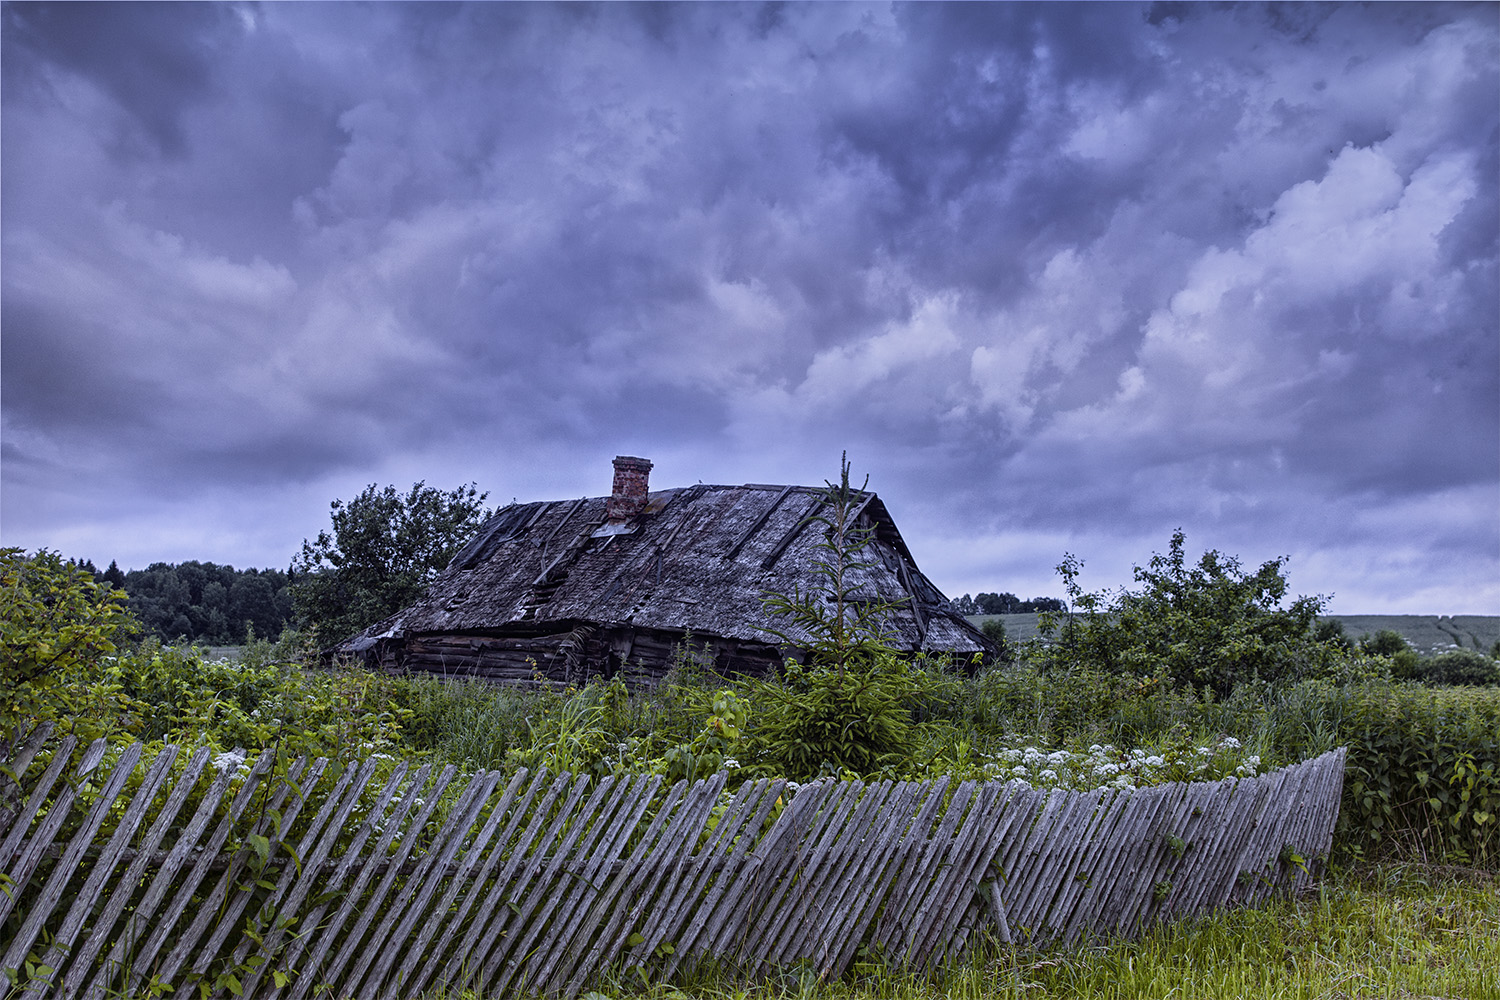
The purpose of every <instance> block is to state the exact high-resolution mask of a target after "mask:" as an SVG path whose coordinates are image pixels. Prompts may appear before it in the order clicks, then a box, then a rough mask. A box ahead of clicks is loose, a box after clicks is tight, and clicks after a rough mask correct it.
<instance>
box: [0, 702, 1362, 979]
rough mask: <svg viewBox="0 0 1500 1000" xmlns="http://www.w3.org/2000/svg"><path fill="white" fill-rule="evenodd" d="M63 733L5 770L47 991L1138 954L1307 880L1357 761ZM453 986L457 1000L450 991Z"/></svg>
mask: <svg viewBox="0 0 1500 1000" xmlns="http://www.w3.org/2000/svg"><path fill="white" fill-rule="evenodd" d="M142 753H143V748H142V747H141V746H140V745H139V744H137V745H134V746H131V747H128V748H123V749H121V748H118V747H116V748H109V747H107V746H106V745H105V743H104V742H103V741H99V742H96V743H94V744H92V745H89V746H84V747H79V746H77V745H75V741H74V740H73V739H72V738H66V739H61V740H52V739H50V738H49V737H48V734H47V732H46V731H39V732H37V733H35V734H33V735H32V736H31V738H30V739H28V740H26V741H25V742H23V743H21V744H18V745H17V746H16V747H15V748H13V750H12V751H11V752H10V754H9V759H8V762H7V765H6V766H7V770H6V771H4V772H0V871H3V873H4V877H3V879H0V886H3V887H4V888H5V890H6V891H5V892H4V893H3V894H0V930H3V933H4V934H5V935H6V937H7V938H8V940H4V939H0V951H3V958H0V966H3V968H4V969H6V970H10V972H9V974H10V976H11V977H12V983H13V984H14V985H13V986H12V992H13V993H14V994H16V995H19V996H27V997H42V996H45V997H59V998H72V997H89V998H98V997H105V996H120V995H143V994H145V993H147V992H148V991H149V990H150V989H151V988H152V987H153V986H156V987H162V986H166V985H170V986H173V987H177V988H181V987H183V986H193V987H195V988H194V989H193V991H192V992H193V995H197V994H198V992H199V991H198V989H197V988H196V987H197V986H199V985H203V986H207V987H208V988H209V991H210V993H211V994H212V995H216V996H231V995H234V996H246V997H250V996H254V997H263V996H265V997H271V996H274V997H288V998H302V997H313V996H327V997H334V998H342V997H361V998H377V997H401V998H409V997H414V996H416V995H418V994H420V993H421V992H422V991H423V990H435V989H438V988H440V987H441V988H446V989H448V990H449V991H457V990H460V989H463V988H469V989H474V990H477V991H479V992H480V994H481V995H485V996H501V995H514V994H517V993H523V994H524V993H546V994H553V995H562V996H577V995H578V994H579V993H580V992H582V991H583V990H585V989H587V988H588V987H589V986H590V985H591V984H593V983H595V982H597V981H598V980H599V978H600V977H601V975H603V974H605V973H606V972H607V971H612V972H613V973H614V974H618V975H623V976H639V977H642V979H643V980H644V981H649V982H659V981H665V980H669V979H670V978H671V977H672V976H674V975H675V974H678V973H680V972H683V971H685V970H687V969H690V968H692V967H694V966H696V965H698V964H700V963H712V964H713V965H714V966H715V967H717V968H718V969H720V970H721V971H723V972H724V973H726V974H729V975H734V976H744V977H751V976H756V975H761V974H765V973H766V972H768V971H769V970H772V969H775V968H778V967H786V966H789V965H795V964H796V963H805V964H807V965H809V966H810V967H811V969H812V970H814V971H815V972H816V974H817V975H819V976H822V977H829V976H838V975H840V974H842V973H843V972H844V971H845V970H846V969H847V968H848V967H849V965H850V963H851V962H852V961H853V960H854V959H855V957H856V954H857V953H861V952H862V953H863V954H864V955H866V956H879V957H882V958H883V959H884V960H885V961H888V962H891V963H899V964H904V965H907V966H911V967H917V968H922V967H930V966H932V965H933V964H935V963H939V962H942V961H945V960H949V959H954V958H958V957H960V956H962V955H963V954H964V953H965V952H966V951H967V950H968V949H969V948H971V947H973V946H974V944H975V943H976V942H977V941H979V940H980V939H981V938H982V937H985V936H989V937H991V938H993V939H996V940H998V941H1001V942H1005V943H1013V944H1015V945H1017V946H1041V945H1046V944H1050V943H1055V942H1068V941H1073V940H1076V939H1078V938H1079V937H1080V936H1083V935H1122V934H1125V935H1128V934H1131V933H1135V932H1137V931H1138V930H1139V929H1140V928H1141V927H1143V926H1145V925H1148V924H1150V923H1152V922H1155V921H1159V920H1165V919H1170V918H1177V917H1184V916H1189V915H1192V914H1199V913H1204V912H1207V911H1210V910H1213V909H1216V908H1219V907H1224V906H1227V905H1239V904H1245V903H1250V902H1254V901H1256V900H1260V899H1263V898H1264V897H1265V896H1266V895H1267V894H1269V893H1270V892H1272V891H1274V890H1277V889H1292V890H1295V889H1296V888H1298V887H1301V886H1303V885H1304V884H1305V883H1306V882H1307V880H1308V879H1309V877H1310V870H1309V866H1313V868H1314V870H1315V866H1316V863H1317V861H1316V859H1318V858H1320V857H1322V856H1325V855H1326V853H1327V851H1328V849H1329V846H1330V843H1331V840H1332V834H1333V828H1334V823H1335V820H1336V819H1337V813H1338V804H1339V798H1340V793H1341V788H1342V782H1343V763H1344V751H1342V750H1336V751H1333V752H1330V753H1327V754H1324V755H1323V756H1321V757H1318V758H1316V759H1314V760H1311V761H1307V762H1304V763H1302V764H1299V765H1296V766H1294V767H1289V768H1286V769H1284V770H1281V771H1277V772H1274V773H1271V774H1267V775H1263V776H1261V777H1256V778H1246V779H1240V780H1235V779H1229V780H1225V781H1219V782H1212V783H1195V784H1175V785H1164V786H1159V787H1153V788H1146V789H1140V790H1109V791H1104V790H1100V791H1093V792H1052V793H1048V792H1046V791H1043V790H1037V789H1033V788H1030V787H1028V786H1026V785H1024V784H1021V783H1019V782H1010V783H998V782H991V783H982V782H962V783H950V782H949V781H947V780H936V781H923V782H894V781H877V782H869V783H865V782H843V781H831V780H830V781H820V782H814V783H812V784H808V785H803V786H801V787H800V788H795V789H794V788H793V787H792V786H789V785H788V784H787V783H786V782H783V781H780V780H774V781H773V780H760V781H751V782H747V783H745V784H743V785H741V786H740V787H739V789H738V790H737V791H735V792H733V793H732V794H731V793H729V792H727V791H726V790H725V776H724V775H723V774H719V775H716V776H714V777H712V778H710V779H708V780H704V781H698V782H693V783H691V784H689V783H686V782H682V783H678V784H674V785H672V786H670V787H667V788H663V787H662V786H661V779H660V778H658V777H654V776H623V777H618V778H604V779H603V780H599V781H597V782H595V781H591V780H590V779H589V778H588V777H586V776H575V775H569V774H562V775H553V774H549V773H536V774H528V773H526V772H524V771H522V772H520V773H516V774H514V775H513V776H511V777H510V778H509V779H508V780H506V779H505V777H504V776H503V775H502V774H500V773H499V772H494V771H484V772H480V773H478V774H473V775H470V776H467V777H466V778H462V779H461V778H459V776H457V775H456V774H455V770H454V768H452V767H446V768H441V769H438V770H437V772H436V773H434V770H435V769H434V768H433V767H432V765H430V764H423V765H421V766H419V767H415V768H413V767H410V766H408V765H407V764H404V763H399V762H393V761H389V760H376V759H371V760H364V761H357V762H354V763H351V764H347V765H344V766H339V765H337V764H330V763H329V762H328V761H326V760H322V759H318V760H313V761H307V760H305V759H299V760H296V761H293V762H291V763H290V764H289V765H288V766H284V767H278V766H277V762H276V759H275V756H274V754H272V753H270V752H268V753H266V754H265V755H263V756H261V757H260V758H259V759H258V760H256V761H254V762H253V763H250V764H248V765H246V766H244V767H240V766H237V765H238V763H239V762H238V761H234V760H231V761H229V762H227V763H226V762H224V761H222V760H221V761H219V762H215V761H213V760H211V757H210V754H209V753H208V751H207V750H203V749H200V750H197V751H196V752H193V753H191V754H188V755H186V756H185V757H184V755H183V754H181V753H180V752H179V751H178V749H177V748H176V747H170V746H169V747H167V748H165V749H164V750H162V751H161V752H160V753H158V754H156V755H155V757H154V758H153V759H151V760H150V761H149V762H144V763H143V762H142V760H141V757H142ZM450 995H451V994H450Z"/></svg>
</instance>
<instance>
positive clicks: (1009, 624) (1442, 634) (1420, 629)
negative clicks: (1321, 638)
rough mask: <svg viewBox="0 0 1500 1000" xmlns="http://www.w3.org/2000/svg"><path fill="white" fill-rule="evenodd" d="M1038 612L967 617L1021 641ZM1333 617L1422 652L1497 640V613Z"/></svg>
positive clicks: (1353, 632) (1352, 633) (1033, 628)
mask: <svg viewBox="0 0 1500 1000" xmlns="http://www.w3.org/2000/svg"><path fill="white" fill-rule="evenodd" d="M1040 617H1041V616H1040V615H1035V614H1026V615H971V616H970V617H969V621H970V622H972V623H973V624H974V625H976V626H981V627H982V626H983V625H984V623H985V622H987V621H990V620H992V619H993V620H998V621H1000V622H1001V623H1002V624H1003V625H1004V626H1005V634H1006V636H1007V637H1009V639H1010V641H1011V642H1025V641H1026V640H1028V639H1035V638H1036V637H1037V634H1038V633H1037V621H1038V619H1039V618H1040ZM1330 618H1332V619H1335V620H1337V621H1340V622H1342V623H1343V625H1344V634H1345V635H1347V636H1348V637H1349V638H1350V639H1355V640H1357V639H1359V638H1360V636H1364V635H1374V634H1375V633H1377V632H1380V631H1382V630H1383V629H1390V630H1391V631H1393V632H1399V633H1400V634H1401V635H1402V637H1403V638H1405V639H1406V641H1407V642H1409V643H1410V644H1411V647H1412V648H1413V649H1415V650H1416V651H1417V652H1418V653H1421V654H1423V655H1424V656H1426V655H1429V654H1431V653H1440V652H1442V651H1443V650H1445V649H1453V648H1460V649H1477V650H1480V651H1481V652H1484V653H1488V652H1489V651H1490V650H1491V649H1493V648H1494V645H1495V643H1496V642H1500V615H1324V616H1323V617H1322V618H1320V619H1319V620H1320V621H1325V620H1327V619H1330Z"/></svg>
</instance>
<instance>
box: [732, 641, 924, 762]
mask: <svg viewBox="0 0 1500 1000" xmlns="http://www.w3.org/2000/svg"><path fill="white" fill-rule="evenodd" d="M746 683H747V687H748V690H749V693H750V697H751V700H752V702H753V703H754V704H755V705H756V706H757V710H756V714H755V721H754V724H753V725H752V727H751V728H750V730H749V746H750V754H749V756H750V759H751V760H752V761H753V763H754V767H755V769H756V770H757V771H758V772H759V773H764V774H771V775H779V776H782V777H787V778H792V779H794V780H797V781H805V780H807V779H809V778H814V777H817V776H818V775H819V774H820V773H830V772H831V773H842V772H844V771H853V772H854V773H856V774H862V775H868V774H872V773H874V772H876V771H879V770H881V769H882V768H896V769H900V768H902V767H904V766H906V765H908V764H909V763H910V761H911V758H912V754H913V752H914V751H915V750H916V748H917V745H918V731H917V724H916V723H915V722H914V721H913V719H912V713H913V710H914V709H916V708H917V707H918V706H919V704H920V703H921V702H922V701H923V700H924V699H926V698H928V697H930V696H932V695H934V694H935V693H936V692H937V691H938V689H939V688H941V687H942V686H943V685H944V684H945V683H946V682H945V681H944V680H943V679H941V678H939V677H937V676H935V675H933V674H931V673H929V672H927V671H925V670H922V669H921V668H920V667H914V666H912V665H911V664H908V663H905V662H903V661H902V660H900V659H898V658H897V657H895V656H888V657H882V658H881V659H879V660H877V661H875V662H874V663H871V664H868V665H865V666H863V667H862V668H861V669H859V670H845V671H843V672H840V671H839V670H837V669H835V668H834V667H832V666H830V665H826V664H812V665H804V664H800V663H797V662H796V661H788V662H787V665H786V670H785V673H784V675H783V676H782V677H781V678H780V679H776V680H751V681H747V682H746Z"/></svg>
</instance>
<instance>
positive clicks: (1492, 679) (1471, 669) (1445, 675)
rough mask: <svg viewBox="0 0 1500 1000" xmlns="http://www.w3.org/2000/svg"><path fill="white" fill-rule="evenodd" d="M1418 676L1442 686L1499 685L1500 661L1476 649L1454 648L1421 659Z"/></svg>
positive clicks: (1424, 680) (1422, 679)
mask: <svg viewBox="0 0 1500 1000" xmlns="http://www.w3.org/2000/svg"><path fill="white" fill-rule="evenodd" d="M1416 677H1417V679H1418V680H1421V681H1422V682H1423V683H1424V684H1436V685H1443V686H1454V685H1462V684H1470V685H1476V686H1483V685H1486V684H1500V662H1497V661H1495V660H1492V659H1490V658H1489V657H1488V656H1485V655H1484V654H1483V653H1481V652H1479V651H1478V650H1475V649H1452V650H1449V651H1448V652H1446V653H1438V654H1437V655H1436V656H1429V657H1427V658H1426V659H1425V660H1421V661H1420V662H1419V663H1418V665H1417V669H1416Z"/></svg>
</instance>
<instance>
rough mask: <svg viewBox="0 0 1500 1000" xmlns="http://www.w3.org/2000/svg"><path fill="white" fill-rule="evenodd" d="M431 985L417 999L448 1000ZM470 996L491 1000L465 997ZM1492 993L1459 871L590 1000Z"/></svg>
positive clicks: (1397, 873) (1479, 899)
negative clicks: (1055, 941) (1127, 928)
mask: <svg viewBox="0 0 1500 1000" xmlns="http://www.w3.org/2000/svg"><path fill="white" fill-rule="evenodd" d="M457 996H460V995H453V994H448V995H443V994H432V995H430V996H429V997H427V998H425V1000H457ZM461 996H464V997H465V998H466V1000H496V998H489V997H474V995H473V994H461ZM627 997H628V998H654V1000H684V998H688V997H692V998H702V1000H783V998H798V1000H1046V998H1054V997H1055V998H1069V1000H1161V998H1165V997H1171V998H1173V1000H1179V998H1180V1000H1241V998H1243V1000H1252V998H1253V1000H1334V998H1341V1000H1356V998H1372V1000H1373V998H1409V1000H1436V998H1452V1000H1460V998H1462V1000H1500V884H1497V882H1496V879H1495V876H1494V875H1492V874H1490V873H1486V872H1480V871H1475V870H1472V869H1469V870H1457V869H1440V868H1430V867H1420V866H1410V865H1387V866H1380V867H1375V868H1370V869H1366V870H1364V871H1363V872H1359V873H1352V872H1347V871H1346V872H1344V873H1343V874H1341V875H1338V876H1335V877H1332V878H1330V879H1328V880H1325V881H1324V882H1323V883H1322V884H1321V885H1320V886H1319V887H1318V888H1317V889H1316V890H1315V891H1313V892H1312V893H1310V894H1308V895H1307V896H1305V897H1303V898H1300V899H1286V898H1281V899H1276V900H1273V901H1271V902H1270V903H1268V904H1267V905H1265V906H1263V907H1261V908H1259V909H1253V910H1251V909H1246V910H1233V911H1228V912H1224V913H1221V914H1218V915H1217V916H1214V917H1211V918H1208V919H1205V920H1201V921H1196V922H1192V923H1179V924H1172V925H1165V926H1160V927H1157V928H1155V929H1153V930H1151V931H1149V932H1148V933H1147V934H1145V935H1144V936H1143V937H1142V938H1141V939H1140V940H1137V941H1129V942H1113V943H1097V944H1093V945H1086V946H1082V947H1075V948H1071V949H1067V950H1054V951H1046V952H1032V951H1012V950H1005V949H988V950H985V951H983V952H982V953H980V954H977V955H975V956H974V957H972V958H971V959H970V960H969V961H967V962H964V963H961V964H959V965H957V966H954V967H951V968H949V969H946V970H944V971H943V972H941V973H939V974H937V975H935V976H932V977H926V976H919V975H912V974H909V973H903V972H900V971H896V970H890V969H885V968H883V967H880V966H877V965H875V964H873V963H866V964H865V965H863V966H859V967H856V969H855V971H854V972H853V973H852V974H851V975H850V976H848V977H847V978H846V979H844V980H841V981H838V982H831V983H828V982H819V981H818V980H817V978H816V977H815V976H814V975H812V973H811V970H810V969H806V968H804V967H801V966H794V967H792V968H789V969H783V970H780V971H778V972H777V973H775V974H773V975H771V976H769V977H765V978H763V979H760V980H758V981H756V982H754V983H752V984H745V983H738V982H735V981H733V980H731V979H729V978H728V977H708V978H702V979H699V980H697V981H693V982H684V983H680V984H675V985H667V984H662V985H657V986H654V987H653V986H641V985H639V984H624V985H616V984H604V985H602V986H600V987H599V988H598V990H597V991H596V992H595V993H594V994H591V995H590V1000H605V998H608V1000H615V998H627Z"/></svg>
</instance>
